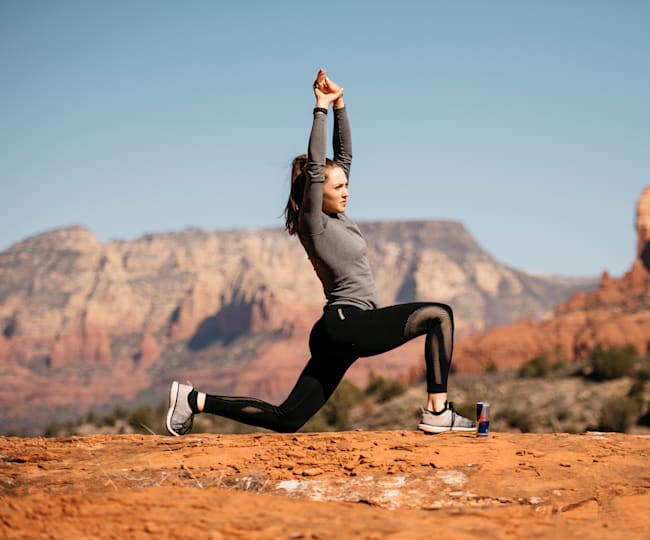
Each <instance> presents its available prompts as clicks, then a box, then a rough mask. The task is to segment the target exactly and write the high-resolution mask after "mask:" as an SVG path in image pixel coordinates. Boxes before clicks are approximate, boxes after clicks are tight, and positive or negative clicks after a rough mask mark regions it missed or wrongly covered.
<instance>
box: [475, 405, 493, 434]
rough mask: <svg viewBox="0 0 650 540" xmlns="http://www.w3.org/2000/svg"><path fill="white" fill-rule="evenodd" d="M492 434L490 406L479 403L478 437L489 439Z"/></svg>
mask: <svg viewBox="0 0 650 540" xmlns="http://www.w3.org/2000/svg"><path fill="white" fill-rule="evenodd" d="M489 434H490V404H489V403H486V402H484V401H479V402H478V403H477V404H476V436H477V437H487V436H488V435H489Z"/></svg>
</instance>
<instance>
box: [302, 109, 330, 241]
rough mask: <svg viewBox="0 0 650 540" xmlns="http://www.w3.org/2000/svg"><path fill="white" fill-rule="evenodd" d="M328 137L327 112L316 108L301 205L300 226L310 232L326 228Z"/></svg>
mask: <svg viewBox="0 0 650 540" xmlns="http://www.w3.org/2000/svg"><path fill="white" fill-rule="evenodd" d="M326 138H327V113H324V112H322V111H318V110H314V121H313V123H312V126H311V134H310V135H309V149H308V151H307V167H306V171H305V174H306V176H307V178H306V180H307V181H306V182H305V191H304V193H303V196H302V204H301V205H300V228H301V229H303V230H304V232H306V233H308V234H318V233H320V232H322V231H323V229H324V228H325V216H324V215H323V182H325V155H326V149H327V142H326Z"/></svg>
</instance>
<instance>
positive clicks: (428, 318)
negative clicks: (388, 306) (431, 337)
mask: <svg viewBox="0 0 650 540" xmlns="http://www.w3.org/2000/svg"><path fill="white" fill-rule="evenodd" d="M436 325H440V327H442V328H451V329H453V327H454V312H453V310H452V309H451V306H449V305H447V304H441V303H431V304H425V305H423V306H422V307H419V308H418V309H416V310H415V311H414V312H413V313H411V315H410V316H409V318H408V320H407V322H406V326H405V329H404V331H405V332H406V335H407V336H418V335H422V334H426V333H427V332H428V331H429V330H431V329H432V328H433V327H434V326H436Z"/></svg>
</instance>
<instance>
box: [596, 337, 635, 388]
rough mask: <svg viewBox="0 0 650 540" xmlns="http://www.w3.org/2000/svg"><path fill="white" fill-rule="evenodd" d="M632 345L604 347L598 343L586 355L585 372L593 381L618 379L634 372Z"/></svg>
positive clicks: (633, 350)
mask: <svg viewBox="0 0 650 540" xmlns="http://www.w3.org/2000/svg"><path fill="white" fill-rule="evenodd" d="M636 358H637V352H636V349H635V348H634V345H626V346H625V347H611V348H609V349H605V348H603V347H601V346H600V345H598V346H597V347H596V348H595V349H594V350H593V351H592V352H591V354H590V355H589V356H588V357H587V362H586V370H585V374H586V375H587V377H589V378H590V379H592V380H595V381H607V380H611V379H620V378H621V377H626V376H631V375H633V374H634V362H635V360H636Z"/></svg>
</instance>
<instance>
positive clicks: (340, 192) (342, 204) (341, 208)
mask: <svg viewBox="0 0 650 540" xmlns="http://www.w3.org/2000/svg"><path fill="white" fill-rule="evenodd" d="M347 205H348V179H347V178H346V177H345V173H344V172H343V169H341V167H328V168H327V169H326V170H325V182H324V183H323V212H325V213H326V214H342V213H344V212H345V209H346V207H347Z"/></svg>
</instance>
